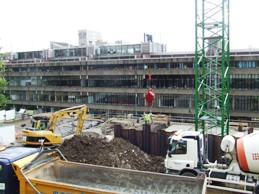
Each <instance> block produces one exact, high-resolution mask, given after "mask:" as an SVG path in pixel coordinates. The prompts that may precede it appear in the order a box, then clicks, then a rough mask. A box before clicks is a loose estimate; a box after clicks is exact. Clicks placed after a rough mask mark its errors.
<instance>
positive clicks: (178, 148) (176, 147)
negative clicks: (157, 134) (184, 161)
mask: <svg viewBox="0 0 259 194" xmlns="http://www.w3.org/2000/svg"><path fill="white" fill-rule="evenodd" d="M169 153H170V154H186V153H187V142H186V141H184V140H178V141H177V140H174V141H173V142H172V144H171V145H169Z"/></svg>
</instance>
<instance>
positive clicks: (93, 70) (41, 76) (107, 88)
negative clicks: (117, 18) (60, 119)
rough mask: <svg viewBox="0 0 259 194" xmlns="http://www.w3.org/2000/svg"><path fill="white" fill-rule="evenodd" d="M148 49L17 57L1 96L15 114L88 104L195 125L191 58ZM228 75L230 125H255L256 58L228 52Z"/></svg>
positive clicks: (258, 107)
mask: <svg viewBox="0 0 259 194" xmlns="http://www.w3.org/2000/svg"><path fill="white" fill-rule="evenodd" d="M148 44H150V46H149V48H150V49H149V50H148V49H147V47H146V43H142V44H134V45H113V46H109V45H108V46H107V45H106V46H100V47H98V48H95V49H93V55H92V57H91V58H90V57H89V56H87V51H86V50H87V49H89V48H87V47H77V48H67V49H55V50H51V51H48V52H46V51H32V52H22V53H17V56H18V57H17V58H15V59H12V60H10V61H9V62H8V63H7V64H6V72H5V78H6V79H7V81H8V82H9V85H8V89H7V90H6V91H5V92H6V94H7V95H8V96H9V98H10V99H11V106H14V107H15V108H16V109H17V110H19V108H28V109H40V110H42V111H55V110H57V109H60V108H64V107H70V106H74V105H79V104H83V103H86V104H87V106H88V108H89V111H90V113H92V114H109V115H113V114H120V115H125V114H134V115H141V114H143V113H144V112H149V111H152V112H153V113H163V114H168V115H170V116H171V117H172V118H178V119H183V118H186V119H193V118H194V112H195V111H194V107H195V101H194V92H195V90H194V87H195V76H194V53H178V54H169V53H161V52H160V51H161V50H163V45H160V44H156V43H148ZM154 48H155V49H156V50H155V49H154ZM152 49H153V50H152ZM151 51H152V52H151ZM44 53H45V54H44ZM46 53H51V54H50V55H49V57H48V58H46ZM157 53H159V54H157ZM230 72H231V83H230V87H231V94H230V117H231V120H243V121H244V120H245V121H251V122H253V121H255V122H257V120H258V119H259V52H258V51H254V52H251V51H237V52H231V71H230ZM149 87H152V89H153V92H154V93H155V99H154V102H153V107H151V108H150V107H148V106H147V103H146V100H145V98H144V96H145V94H146V93H147V92H148V88H149Z"/></svg>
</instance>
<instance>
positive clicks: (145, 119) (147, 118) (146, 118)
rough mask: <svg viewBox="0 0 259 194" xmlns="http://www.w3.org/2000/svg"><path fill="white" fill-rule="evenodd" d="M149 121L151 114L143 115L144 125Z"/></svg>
mask: <svg viewBox="0 0 259 194" xmlns="http://www.w3.org/2000/svg"><path fill="white" fill-rule="evenodd" d="M150 120H151V113H149V114H145V116H144V121H145V124H148V123H150Z"/></svg>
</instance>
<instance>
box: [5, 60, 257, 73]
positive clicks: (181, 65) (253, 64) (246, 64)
mask: <svg viewBox="0 0 259 194" xmlns="http://www.w3.org/2000/svg"><path fill="white" fill-rule="evenodd" d="M194 67H195V63H194V62H178V63H176V62H168V63H140V64H109V65H107V64H104V65H71V66H55V64H52V63H50V65H49V66H43V67H11V66H8V65H7V69H8V71H13V72H27V71H29V72H35V71H36V72H37V71H41V72H46V71H84V70H86V71H87V70H100V71H103V70H144V69H185V68H189V69H193V68H194ZM230 67H235V68H258V67H259V61H237V62H232V63H231V64H230Z"/></svg>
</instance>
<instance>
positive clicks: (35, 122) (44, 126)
mask: <svg viewBox="0 0 259 194" xmlns="http://www.w3.org/2000/svg"><path fill="white" fill-rule="evenodd" d="M86 111H87V106H86V105H85V104H84V105H80V106H74V107H70V108H66V109H62V110H59V111H56V112H54V113H53V114H52V115H51V116H50V117H49V116H48V115H47V114H45V115H44V114H43V115H36V116H34V117H33V119H32V127H27V128H24V129H23V131H22V143H23V144H25V145H34V146H40V145H42V144H44V145H56V144H61V143H62V137H61V135H60V134H57V133H55V129H56V128H57V121H58V120H60V119H61V118H64V117H77V121H78V122H77V127H76V130H75V134H76V135H79V134H80V133H81V132H82V129H83V126H84V121H85V119H86Z"/></svg>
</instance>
